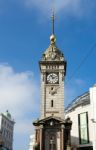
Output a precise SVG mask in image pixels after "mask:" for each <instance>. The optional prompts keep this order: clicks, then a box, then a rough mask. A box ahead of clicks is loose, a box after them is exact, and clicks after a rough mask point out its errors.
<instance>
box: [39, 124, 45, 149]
mask: <svg viewBox="0 0 96 150" xmlns="http://www.w3.org/2000/svg"><path fill="white" fill-rule="evenodd" d="M43 147H44V139H43V125H41V126H40V150H43Z"/></svg>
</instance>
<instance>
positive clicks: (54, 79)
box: [47, 73, 58, 84]
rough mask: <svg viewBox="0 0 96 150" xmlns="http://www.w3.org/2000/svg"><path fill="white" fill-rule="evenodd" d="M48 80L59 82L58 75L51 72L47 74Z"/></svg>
mask: <svg viewBox="0 0 96 150" xmlns="http://www.w3.org/2000/svg"><path fill="white" fill-rule="evenodd" d="M47 82H48V83H53V84H54V83H57V82H58V75H57V74H55V73H50V74H48V75H47Z"/></svg>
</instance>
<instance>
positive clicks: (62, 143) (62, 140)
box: [61, 125, 64, 150]
mask: <svg viewBox="0 0 96 150" xmlns="http://www.w3.org/2000/svg"><path fill="white" fill-rule="evenodd" d="M61 150H64V125H61Z"/></svg>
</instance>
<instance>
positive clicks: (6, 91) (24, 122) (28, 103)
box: [0, 64, 39, 133]
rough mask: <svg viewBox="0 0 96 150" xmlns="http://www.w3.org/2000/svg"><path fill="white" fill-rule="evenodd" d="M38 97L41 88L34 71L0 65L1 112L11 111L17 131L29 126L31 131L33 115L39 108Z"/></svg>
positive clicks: (28, 129)
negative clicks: (18, 70)
mask: <svg viewBox="0 0 96 150" xmlns="http://www.w3.org/2000/svg"><path fill="white" fill-rule="evenodd" d="M38 97H39V88H38V86H37V84H36V82H35V79H34V76H33V73H32V72H15V71H14V70H13V68H12V67H11V66H9V65H5V64H1V65H0V112H5V111H6V110H7V109H8V110H9V111H10V112H11V114H12V116H13V117H14V119H15V120H16V124H15V130H16V133H20V131H21V133H22V132H23V131H24V130H23V129H24V128H25V129H26V128H27V127H28V128H27V131H29V132H30V131H31V130H30V129H31V128H32V117H33V118H34V113H35V112H36V111H37V110H38V108H39V102H38V99H39V98H38ZM30 114H31V115H32V116H31V117H30ZM30 118H31V119H30ZM27 131H25V132H27Z"/></svg>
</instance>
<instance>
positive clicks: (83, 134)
mask: <svg viewBox="0 0 96 150" xmlns="http://www.w3.org/2000/svg"><path fill="white" fill-rule="evenodd" d="M78 125H79V142H80V144H88V143H89V131H88V112H84V113H81V114H79V115H78Z"/></svg>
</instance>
